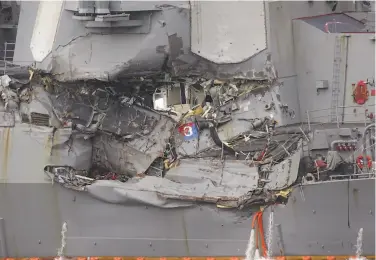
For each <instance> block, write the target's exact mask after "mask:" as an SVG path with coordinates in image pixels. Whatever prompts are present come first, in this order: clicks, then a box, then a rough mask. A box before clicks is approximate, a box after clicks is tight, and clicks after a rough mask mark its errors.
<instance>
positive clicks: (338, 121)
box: [336, 106, 339, 128]
mask: <svg viewBox="0 0 376 260" xmlns="http://www.w3.org/2000/svg"><path fill="white" fill-rule="evenodd" d="M336 120H337V128H339V119H338V106H336Z"/></svg>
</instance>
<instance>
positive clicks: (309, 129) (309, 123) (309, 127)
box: [306, 110, 311, 132]
mask: <svg viewBox="0 0 376 260" xmlns="http://www.w3.org/2000/svg"><path fill="white" fill-rule="evenodd" d="M306 113H307V123H308V131H309V132H311V122H310V121H309V111H308V110H306Z"/></svg>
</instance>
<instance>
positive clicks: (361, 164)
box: [356, 155, 372, 169]
mask: <svg viewBox="0 0 376 260" xmlns="http://www.w3.org/2000/svg"><path fill="white" fill-rule="evenodd" d="M366 160H367V164H365V161H364V157H363V155H359V156H358V157H357V158H356V164H357V165H358V167H359V168H360V169H363V167H364V165H367V167H368V169H371V168H372V158H371V156H368V155H367V156H366Z"/></svg>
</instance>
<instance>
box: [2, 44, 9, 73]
mask: <svg viewBox="0 0 376 260" xmlns="http://www.w3.org/2000/svg"><path fill="white" fill-rule="evenodd" d="M7 47H8V43H7V42H4V57H3V61H4V71H3V75H5V73H6V71H7Z"/></svg>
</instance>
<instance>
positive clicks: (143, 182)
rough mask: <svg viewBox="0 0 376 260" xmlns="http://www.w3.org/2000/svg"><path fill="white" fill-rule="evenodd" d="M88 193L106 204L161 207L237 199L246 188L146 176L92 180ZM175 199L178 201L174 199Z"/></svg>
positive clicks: (209, 182) (208, 181) (204, 181)
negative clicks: (118, 180)
mask: <svg viewBox="0 0 376 260" xmlns="http://www.w3.org/2000/svg"><path fill="white" fill-rule="evenodd" d="M86 190H87V191H88V193H89V194H90V195H91V196H94V197H96V198H97V199H101V200H104V201H107V202H110V203H117V204H134V203H142V204H147V205H151V206H156V207H161V208H172V207H186V206H190V205H193V204H194V203H196V202H209V203H217V202H220V201H222V200H223V201H234V202H236V201H238V200H239V198H240V197H241V196H242V195H244V194H246V193H247V192H248V191H249V188H248V187H240V186H239V187H236V188H234V187H231V188H230V187H225V186H222V185H218V186H216V185H214V184H213V182H212V181H210V180H208V179H206V180H203V181H202V182H200V183H194V184H188V183H177V182H173V181H170V180H167V179H165V178H158V177H154V176H146V177H144V178H134V179H132V180H130V181H128V182H126V183H120V182H111V181H96V182H95V183H93V184H92V185H89V186H87V187H86ZM177 200H179V201H177Z"/></svg>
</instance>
